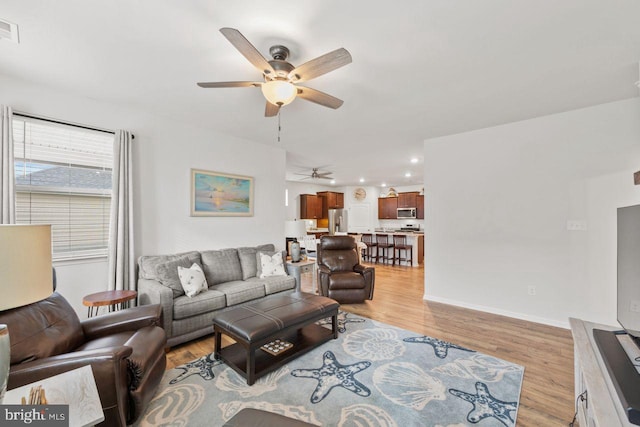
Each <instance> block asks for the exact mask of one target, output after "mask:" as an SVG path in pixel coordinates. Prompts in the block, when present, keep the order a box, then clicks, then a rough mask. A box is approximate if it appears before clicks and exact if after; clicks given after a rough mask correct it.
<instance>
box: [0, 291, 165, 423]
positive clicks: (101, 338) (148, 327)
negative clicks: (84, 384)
mask: <svg viewBox="0 0 640 427" xmlns="http://www.w3.org/2000/svg"><path fill="white" fill-rule="evenodd" d="M0 323H6V324H7V325H8V328H9V337H10V342H11V367H10V371H9V384H8V389H13V388H16V387H20V386H23V385H25V384H29V383H32V382H34V381H38V380H41V379H43V378H47V377H50V376H53V375H57V374H60V373H63V372H66V371H70V370H72V369H76V368H79V367H81V366H85V365H91V367H92V369H93V375H94V378H95V380H96V385H97V386H98V394H99V395H100V401H101V402H102V410H103V411H104V416H105V421H104V425H108V426H125V425H127V424H130V423H132V422H134V421H135V420H136V419H137V418H138V417H139V416H140V414H141V413H142V412H143V410H144V409H145V407H146V405H147V404H148V403H149V401H150V400H151V398H152V397H153V395H154V393H155V391H156V388H157V387H158V384H159V383H160V379H161V378H162V375H163V374H164V370H165V367H166V355H165V351H164V346H165V343H166V341H167V339H166V335H165V332H164V329H162V328H161V327H159V325H162V308H161V307H160V306H159V305H146V306H142V307H135V308H130V309H126V310H121V311H116V312H113V313H109V314H105V315H101V316H98V317H93V318H91V319H87V320H83V321H80V320H79V318H78V316H77V314H76V313H75V311H74V310H73V308H72V307H71V305H69V303H68V302H67V300H66V299H64V297H63V296H62V295H60V294H58V293H57V292H54V293H53V294H52V295H51V296H50V297H49V298H47V299H45V300H42V301H39V302H36V303H34V304H29V305H26V306H24V307H19V308H14V309H11V310H5V311H1V312H0Z"/></svg>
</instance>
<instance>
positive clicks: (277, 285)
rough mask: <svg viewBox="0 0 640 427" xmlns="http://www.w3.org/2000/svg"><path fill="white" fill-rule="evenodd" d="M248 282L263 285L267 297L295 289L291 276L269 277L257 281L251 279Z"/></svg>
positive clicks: (254, 278) (293, 278)
mask: <svg viewBox="0 0 640 427" xmlns="http://www.w3.org/2000/svg"><path fill="white" fill-rule="evenodd" d="M247 281H248V282H260V283H262V284H263V285H264V291H265V293H266V294H267V295H271V294H275V293H278V292H282V291H287V290H290V289H295V287H296V279H295V277H293V276H271V277H265V278H263V279H259V278H257V277H252V278H251V279H249V280H247Z"/></svg>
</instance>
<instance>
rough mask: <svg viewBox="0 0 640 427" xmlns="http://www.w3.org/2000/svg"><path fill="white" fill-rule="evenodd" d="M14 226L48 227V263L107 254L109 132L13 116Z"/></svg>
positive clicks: (110, 141)
mask: <svg viewBox="0 0 640 427" xmlns="http://www.w3.org/2000/svg"><path fill="white" fill-rule="evenodd" d="M13 140H14V156H15V174H16V223H18V224H51V234H52V236H51V239H52V246H53V259H54V260H57V261H59V260H69V259H81V258H92V257H100V256H106V255H107V249H108V244H109V210H110V207H111V168H112V165H113V134H110V133H106V132H100V131H94V130H88V129H84V128H82V127H78V126H73V125H65V124H59V123H52V122H49V121H45V120H38V119H33V118H26V117H22V116H17V115H14V119H13Z"/></svg>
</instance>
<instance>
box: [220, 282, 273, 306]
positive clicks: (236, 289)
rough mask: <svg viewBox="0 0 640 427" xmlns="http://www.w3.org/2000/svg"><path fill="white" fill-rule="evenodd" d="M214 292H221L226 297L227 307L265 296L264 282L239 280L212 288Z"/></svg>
mask: <svg viewBox="0 0 640 427" xmlns="http://www.w3.org/2000/svg"><path fill="white" fill-rule="evenodd" d="M213 288H214V289H215V290H216V291H219V292H222V293H223V294H225V295H226V297H227V306H232V305H236V304H240V303H243V302H246V301H251V300H254V299H256V298H262V297H263V296H265V295H266V292H265V290H264V282H260V281H252V280H251V281H250V280H239V281H234V282H227V283H221V284H219V285H216V286H214V287H213Z"/></svg>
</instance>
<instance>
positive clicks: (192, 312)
mask: <svg viewBox="0 0 640 427" xmlns="http://www.w3.org/2000/svg"><path fill="white" fill-rule="evenodd" d="M226 301H227V299H226V296H225V294H224V293H222V292H220V291H218V290H215V289H209V290H207V291H204V292H201V293H199V294H198V295H195V296H193V297H191V298H189V297H188V296H186V295H182V296H181V297H178V298H176V299H174V300H173V318H174V319H176V320H177V319H187V318H189V317H192V316H197V315H198V314H203V313H210V312H212V311H213V310H218V309H220V308H224V307H225V306H226Z"/></svg>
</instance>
